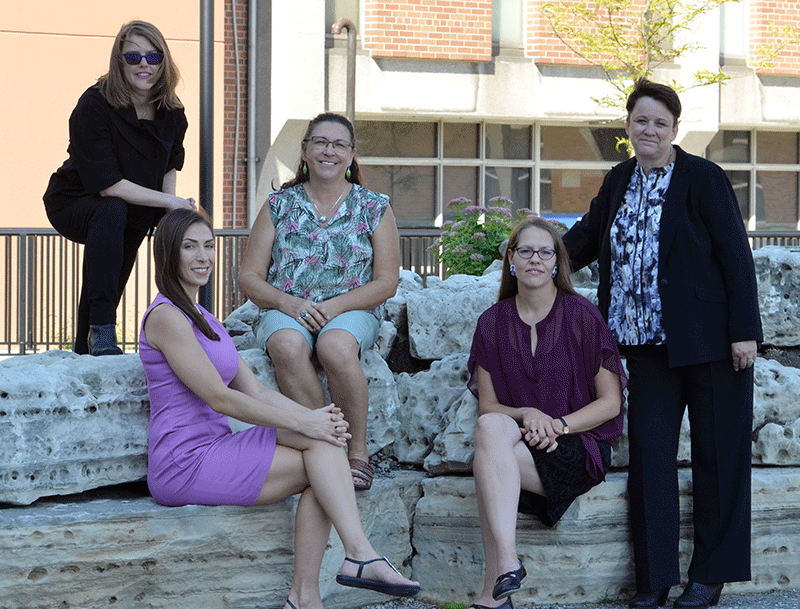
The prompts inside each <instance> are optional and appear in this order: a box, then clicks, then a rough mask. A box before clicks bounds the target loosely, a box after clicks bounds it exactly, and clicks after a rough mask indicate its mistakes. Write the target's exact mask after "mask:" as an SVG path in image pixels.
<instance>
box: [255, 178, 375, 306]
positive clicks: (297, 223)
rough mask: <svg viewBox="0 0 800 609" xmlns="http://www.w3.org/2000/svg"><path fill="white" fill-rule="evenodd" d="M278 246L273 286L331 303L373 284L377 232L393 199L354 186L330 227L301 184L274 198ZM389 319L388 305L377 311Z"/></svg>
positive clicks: (272, 207)
mask: <svg viewBox="0 0 800 609" xmlns="http://www.w3.org/2000/svg"><path fill="white" fill-rule="evenodd" d="M268 202H269V208H270V212H271V214H272V223H273V224H274V225H275V241H274V243H273V245H272V266H271V267H270V269H269V273H268V274H267V282H268V283H270V284H271V285H273V286H275V287H276V288H278V289H279V290H282V291H284V292H286V293H287V294H291V295H292V296H297V297H298V298H307V299H309V300H313V301H314V302H321V301H323V300H329V299H331V298H333V297H334V296H338V295H339V294H343V293H345V292H349V291H350V290H353V289H355V288H357V287H360V286H362V285H365V284H367V283H369V282H370V281H372V233H374V232H375V229H376V228H378V224H380V221H381V219H382V218H383V215H384V214H385V213H386V209H387V208H388V207H389V197H387V196H386V195H383V194H380V193H376V192H372V191H370V190H367V189H366V188H363V187H361V186H358V185H357V184H353V188H352V189H351V190H350V193H349V194H348V195H347V198H346V199H345V200H344V201H343V202H342V204H341V205H340V206H339V209H337V210H336V214H335V215H334V216H333V217H332V218H331V219H330V220H329V221H328V223H327V224H326V225H325V226H321V225H320V222H319V220H318V219H317V216H316V214H315V213H314V206H313V204H312V203H311V201H310V200H309V198H308V195H307V194H306V191H305V189H304V188H303V186H302V185H301V184H298V185H296V186H292V187H291V188H286V189H284V190H279V191H276V192H271V193H270V194H269V198H268ZM373 313H374V315H375V317H377V318H378V320H380V319H382V318H383V306H382V305H381V306H380V307H377V308H376V309H375V310H374V311H373Z"/></svg>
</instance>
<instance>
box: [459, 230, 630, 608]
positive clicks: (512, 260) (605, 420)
mask: <svg viewBox="0 0 800 609" xmlns="http://www.w3.org/2000/svg"><path fill="white" fill-rule="evenodd" d="M469 370H470V374H471V378H470V381H469V388H470V390H471V391H472V392H473V393H474V394H475V396H476V397H477V398H478V401H479V404H480V411H481V415H480V417H479V418H478V423H477V425H476V427H475V460H474V463H473V472H474V475H475V487H476V494H477V498H478V512H479V515H480V522H481V535H482V538H483V548H484V554H485V559H486V567H485V576H484V585H483V591H482V592H481V594H480V596H479V597H478V598H477V599H476V601H475V604H474V605H473V606H474V607H477V608H478V609H484V608H487V607H489V608H491V607H500V606H502V607H504V608H507V609H510V608H511V607H512V604H511V599H510V595H511V594H513V593H514V592H516V591H517V590H519V589H520V587H521V584H522V580H523V579H524V578H525V576H526V572H525V568H524V567H523V566H522V564H521V562H520V560H519V558H518V557H517V552H516V522H517V512H518V511H519V512H523V513H528V514H536V515H537V516H538V517H539V518H540V519H541V520H542V521H543V522H544V523H545V524H547V525H548V526H553V525H555V524H556V522H558V520H559V518H561V516H562V514H563V513H564V511H565V510H566V509H567V508H568V507H569V505H570V504H571V503H572V501H574V499H575V498H576V497H577V496H578V495H581V494H582V493H585V492H586V491H588V490H589V489H590V488H592V487H593V486H595V485H597V484H599V483H600V482H601V481H603V480H604V479H605V472H606V470H607V469H608V467H609V465H610V463H611V447H610V445H609V441H610V440H612V439H613V438H616V437H618V436H619V435H621V433H622V418H623V409H622V404H623V398H622V394H623V391H624V389H625V385H626V383H627V378H626V376H625V371H624V369H623V367H622V362H621V361H620V358H619V353H618V352H617V346H616V342H615V341H614V338H613V336H612V335H611V333H610V331H609V329H608V327H607V326H606V324H605V323H604V322H603V319H602V317H601V316H600V312H599V311H598V310H597V308H596V307H595V306H594V305H593V304H592V303H591V302H589V301H588V300H586V299H585V298H583V297H582V296H580V295H578V294H577V293H576V292H575V290H574V289H573V288H572V284H571V282H570V268H569V259H568V257H567V254H566V250H565V249H564V244H563V242H562V241H561V237H560V235H559V234H558V232H557V231H556V230H555V228H553V226H552V225H551V224H550V223H549V222H547V221H546V220H544V219H542V218H528V219H526V220H523V221H522V222H521V223H520V224H519V225H518V226H517V228H516V229H514V232H513V233H512V234H511V237H510V238H509V240H508V247H507V248H506V255H505V257H504V259H503V275H502V279H501V284H500V292H499V295H498V302H497V304H495V305H493V306H492V307H491V308H489V309H488V310H487V311H485V312H484V313H483V314H482V315H481V317H480V319H479V320H478V327H477V329H476V331H475V337H474V339H473V343H472V352H471V354H470V359H469Z"/></svg>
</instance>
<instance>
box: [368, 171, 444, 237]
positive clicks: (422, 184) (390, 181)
mask: <svg viewBox="0 0 800 609" xmlns="http://www.w3.org/2000/svg"><path fill="white" fill-rule="evenodd" d="M361 169H362V171H363V172H364V181H365V184H366V186H367V188H369V189H370V190H374V191H377V192H382V193H384V194H387V195H389V196H390V197H391V199H392V211H394V215H395V217H396V218H397V225H398V226H433V222H434V219H435V217H436V209H435V207H436V206H435V201H436V198H435V193H436V173H435V168H434V167H401V166H397V165H362V166H361Z"/></svg>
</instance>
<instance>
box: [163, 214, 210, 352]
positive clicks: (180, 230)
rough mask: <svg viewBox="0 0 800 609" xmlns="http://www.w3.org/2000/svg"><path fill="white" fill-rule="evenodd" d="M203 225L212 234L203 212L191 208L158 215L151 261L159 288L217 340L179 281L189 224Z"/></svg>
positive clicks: (197, 324) (198, 325)
mask: <svg viewBox="0 0 800 609" xmlns="http://www.w3.org/2000/svg"><path fill="white" fill-rule="evenodd" d="M198 223H199V224H204V225H205V226H207V227H208V228H209V230H211V234H212V235H213V234H214V229H213V227H212V226H211V222H210V221H209V219H208V216H206V215H205V214H203V213H200V212H196V211H194V210H193V209H185V208H183V209H173V210H172V211H171V212H169V213H168V214H167V215H166V216H164V217H163V218H161V221H160V222H159V223H158V227H157V228H156V235H155V237H154V238H153V260H154V262H155V267H156V286H157V287H158V291H159V292H161V294H163V295H164V296H166V297H167V298H169V299H170V301H172V304H174V305H175V306H176V307H178V308H179V309H180V310H181V311H183V312H184V313H185V314H186V315H187V316H188V317H189V319H191V320H192V322H193V323H194V325H195V326H197V327H198V328H199V329H200V331H201V332H202V333H203V334H205V335H206V336H207V337H208V338H210V339H211V340H219V335H217V333H216V332H214V330H212V329H211V325H210V324H209V323H208V321H206V318H205V317H203V314H202V313H200V311H199V310H198V309H197V307H196V306H194V303H193V302H192V300H191V299H190V298H189V295H188V294H187V293H186V290H184V289H183V286H182V285H181V281H180V260H181V244H182V243H183V237H184V235H185V234H186V231H187V230H189V227H190V226H192V225H193V224H198Z"/></svg>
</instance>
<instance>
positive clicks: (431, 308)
mask: <svg viewBox="0 0 800 609" xmlns="http://www.w3.org/2000/svg"><path fill="white" fill-rule="evenodd" d="M499 281H500V273H499V272H493V273H489V274H488V275H484V276H482V277H473V276H471V275H453V276H452V277H448V278H447V279H446V280H444V281H439V280H438V277H428V287H427V288H426V289H425V290H421V291H418V292H411V293H408V294H407V295H406V302H407V314H408V338H409V348H410V351H411V355H412V356H413V357H416V358H419V359H442V358H444V357H447V356H448V355H450V354H452V353H467V352H469V350H470V346H471V345H472V336H473V334H474V333H475V325H476V323H477V321H478V317H480V315H481V313H483V312H484V311H485V310H486V309H488V308H489V307H490V306H491V305H492V304H494V303H495V302H496V301H497V290H498V288H499V287H500V284H499Z"/></svg>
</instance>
